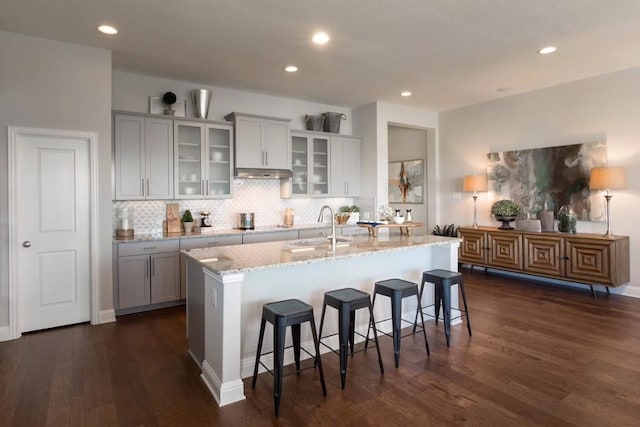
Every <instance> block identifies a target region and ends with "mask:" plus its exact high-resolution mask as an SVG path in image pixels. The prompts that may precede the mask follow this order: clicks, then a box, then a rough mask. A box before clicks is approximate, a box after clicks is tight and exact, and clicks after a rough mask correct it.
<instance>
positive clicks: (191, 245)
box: [180, 234, 242, 250]
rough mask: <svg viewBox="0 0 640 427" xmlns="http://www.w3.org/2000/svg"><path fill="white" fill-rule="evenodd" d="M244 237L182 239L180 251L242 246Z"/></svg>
mask: <svg viewBox="0 0 640 427" xmlns="http://www.w3.org/2000/svg"><path fill="white" fill-rule="evenodd" d="M241 244H242V235H240V234H238V235H235V236H209V237H193V238H190V239H180V249H183V250H184V249H197V248H208V247H211V246H231V245H241Z"/></svg>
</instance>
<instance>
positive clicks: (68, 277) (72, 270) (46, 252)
mask: <svg viewBox="0 0 640 427" xmlns="http://www.w3.org/2000/svg"><path fill="white" fill-rule="evenodd" d="M90 166H91V161H90V142H89V140H87V139H86V138H77V137H73V136H62V135H57V136H54V135H45V134H42V135H38V134H24V135H19V136H18V139H17V141H16V182H15V184H16V190H17V191H16V199H15V200H16V207H17V216H16V218H15V225H16V227H17V228H16V235H17V239H16V243H17V245H19V248H18V250H17V257H18V259H17V265H18V268H17V277H16V279H17V286H18V287H19V293H20V296H21V297H20V301H21V306H22V307H21V309H22V310H21V314H22V316H21V318H22V322H21V331H20V332H27V331H33V330H38V329H45V328H51V327H55V326H61V325H68V324H73V323H79V322H85V321H88V320H90V317H91V254H90V248H91V170H90Z"/></svg>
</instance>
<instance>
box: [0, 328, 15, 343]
mask: <svg viewBox="0 0 640 427" xmlns="http://www.w3.org/2000/svg"><path fill="white" fill-rule="evenodd" d="M12 339H15V337H12V336H11V329H10V328H9V327H8V326H0V341H10V340H12Z"/></svg>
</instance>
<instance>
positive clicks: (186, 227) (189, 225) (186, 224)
mask: <svg viewBox="0 0 640 427" xmlns="http://www.w3.org/2000/svg"><path fill="white" fill-rule="evenodd" d="M183 224H184V232H185V233H191V229H192V227H193V222H183Z"/></svg>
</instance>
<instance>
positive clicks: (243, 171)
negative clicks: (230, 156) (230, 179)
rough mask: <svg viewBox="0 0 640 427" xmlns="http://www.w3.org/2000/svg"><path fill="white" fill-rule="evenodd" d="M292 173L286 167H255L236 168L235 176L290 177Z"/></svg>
mask: <svg viewBox="0 0 640 427" xmlns="http://www.w3.org/2000/svg"><path fill="white" fill-rule="evenodd" d="M292 175H293V174H292V173H291V171H290V170H287V169H257V168H236V169H235V177H236V178H260V179H267V178H279V179H285V178H291V176H292Z"/></svg>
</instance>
